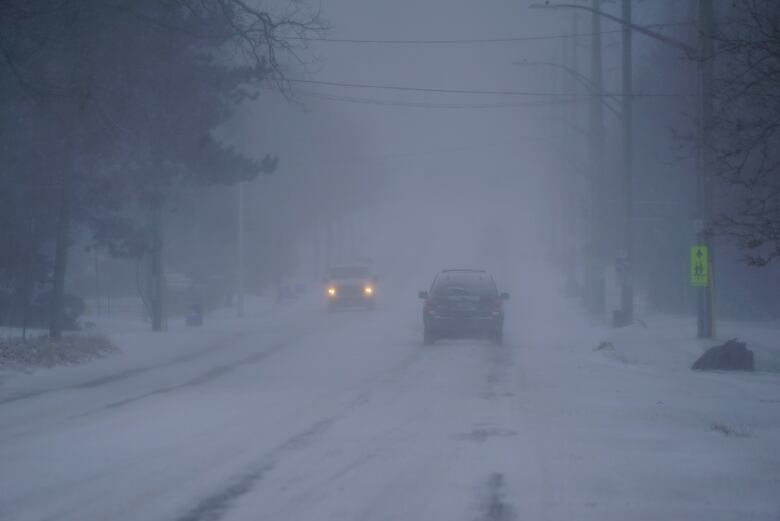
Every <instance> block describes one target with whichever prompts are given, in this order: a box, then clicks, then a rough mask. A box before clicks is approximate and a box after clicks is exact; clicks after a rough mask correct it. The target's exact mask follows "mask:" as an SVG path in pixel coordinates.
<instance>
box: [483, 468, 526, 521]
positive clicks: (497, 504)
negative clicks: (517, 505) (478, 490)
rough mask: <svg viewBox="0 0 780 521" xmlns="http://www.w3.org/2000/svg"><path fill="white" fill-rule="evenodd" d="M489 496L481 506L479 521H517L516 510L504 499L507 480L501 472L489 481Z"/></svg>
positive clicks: (492, 476)
mask: <svg viewBox="0 0 780 521" xmlns="http://www.w3.org/2000/svg"><path fill="white" fill-rule="evenodd" d="M486 488H487V494H486V496H485V497H484V498H483V500H482V505H481V506H480V516H479V517H478V518H477V521H515V520H516V519H517V513H516V512H515V509H514V508H513V507H512V505H510V504H509V503H507V502H506V501H505V499H504V496H505V491H504V489H505V488H506V478H505V477H504V475H503V474H501V473H500V472H494V473H493V474H491V476H490V478H488V481H487V485H486Z"/></svg>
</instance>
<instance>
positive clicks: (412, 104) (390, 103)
mask: <svg viewBox="0 0 780 521" xmlns="http://www.w3.org/2000/svg"><path fill="white" fill-rule="evenodd" d="M300 94H301V95H303V96H308V97H311V98H317V99H324V100H327V101H337V102H345V103H355V104H362V105H378V106H387V107H409V108H423V109H495V108H498V109H501V108H520V107H539V106H548V105H560V104H564V103H577V102H579V101H587V100H589V99H590V96H581V97H577V98H575V97H572V98H560V99H555V100H545V101H531V102H498V103H434V102H424V101H407V100H390V99H381V98H365V97H357V96H338V95H331V94H323V93H316V92H300Z"/></svg>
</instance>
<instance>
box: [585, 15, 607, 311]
mask: <svg viewBox="0 0 780 521" xmlns="http://www.w3.org/2000/svg"><path fill="white" fill-rule="evenodd" d="M592 2H593V3H592V9H593V10H594V11H596V12H599V11H601V0H592ZM596 12H594V13H593V14H592V16H591V32H592V33H593V34H592V36H591V54H590V80H591V82H592V83H593V92H592V94H591V97H590V155H591V160H590V168H591V172H590V175H591V179H590V205H589V206H590V242H591V244H590V251H589V255H588V257H589V260H588V264H589V266H590V270H589V271H590V277H589V279H590V288H589V290H588V297H589V298H588V303H589V306H588V307H589V310H590V311H591V313H594V314H603V313H604V312H605V310H606V287H605V282H606V281H605V280H604V224H605V223H604V214H605V212H604V210H605V209H604V200H603V199H604V198H603V194H604V137H605V135H604V113H603V110H602V103H601V97H602V95H603V91H604V89H603V80H602V62H601V17H600V16H599V15H598V14H596Z"/></svg>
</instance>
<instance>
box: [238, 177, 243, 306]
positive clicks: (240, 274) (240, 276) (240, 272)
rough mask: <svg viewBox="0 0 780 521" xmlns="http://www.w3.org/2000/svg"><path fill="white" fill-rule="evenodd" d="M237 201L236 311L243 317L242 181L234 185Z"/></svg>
mask: <svg viewBox="0 0 780 521" xmlns="http://www.w3.org/2000/svg"><path fill="white" fill-rule="evenodd" d="M236 197H237V199H238V202H237V204H236V206H237V207H238V226H237V228H238V229H237V234H238V237H237V240H236V245H237V251H236V312H237V313H238V317H239V318H243V317H244V183H243V181H239V182H238V184H237V185H236Z"/></svg>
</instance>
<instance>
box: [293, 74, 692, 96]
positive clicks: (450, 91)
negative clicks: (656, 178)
mask: <svg viewBox="0 0 780 521" xmlns="http://www.w3.org/2000/svg"><path fill="white" fill-rule="evenodd" d="M285 81H287V82H289V83H300V84H305V85H322V86H325V87H344V88H350V89H372V90H393V91H402V92H425V93H432V94H468V95H486V96H532V97H533V96H537V97H556V98H560V97H571V96H579V95H581V93H578V92H545V91H521V90H479V89H444V88H431V87H412V86H407V85H380V84H373V83H353V82H342V81H324V80H310V79H304V78H286V79H285ZM600 96H608V97H621V96H623V94H622V93H620V92H602V93H601V94H600ZM631 96H632V97H635V98H644V97H663V98H669V97H684V96H688V95H687V94H674V93H642V92H635V93H632V94H631Z"/></svg>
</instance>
